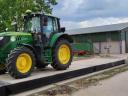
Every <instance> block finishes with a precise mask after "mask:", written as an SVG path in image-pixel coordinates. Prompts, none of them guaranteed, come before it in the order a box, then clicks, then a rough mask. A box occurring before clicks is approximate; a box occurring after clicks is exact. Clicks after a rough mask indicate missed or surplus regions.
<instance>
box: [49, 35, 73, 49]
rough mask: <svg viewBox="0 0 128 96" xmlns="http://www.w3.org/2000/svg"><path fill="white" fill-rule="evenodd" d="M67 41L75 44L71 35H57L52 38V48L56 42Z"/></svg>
mask: <svg viewBox="0 0 128 96" xmlns="http://www.w3.org/2000/svg"><path fill="white" fill-rule="evenodd" d="M61 38H63V39H65V40H67V41H69V42H70V43H73V39H72V38H71V36H70V35H68V34H65V33H56V34H54V35H53V36H52V38H51V40H50V47H53V46H54V45H55V44H56V42H57V41H58V40H59V39H61Z"/></svg>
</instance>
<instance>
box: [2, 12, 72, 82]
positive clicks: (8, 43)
mask: <svg viewBox="0 0 128 96" xmlns="http://www.w3.org/2000/svg"><path fill="white" fill-rule="evenodd" d="M23 30H24V31H23V32H3V33H0V70H1V71H4V70H6V71H7V72H8V73H9V74H10V75H11V76H12V77H14V78H16V79H18V78H25V77H28V76H30V74H31V73H32V71H33V70H34V69H35V68H45V67H46V66H48V65H49V64H51V66H52V67H53V68H54V69H56V70H65V69H67V68H68V67H69V66H70V65H71V62H72V57H73V55H72V49H71V46H70V43H72V42H73V40H72V38H71V37H70V36H69V35H68V34H65V33H64V31H65V28H60V20H59V18H57V17H53V16H50V15H46V14H43V13H38V14H34V13H31V14H30V13H29V14H27V15H25V16H24V28H23Z"/></svg>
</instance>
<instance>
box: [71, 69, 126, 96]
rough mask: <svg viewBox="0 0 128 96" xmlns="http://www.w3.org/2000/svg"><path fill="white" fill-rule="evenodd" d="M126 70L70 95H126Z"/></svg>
mask: <svg viewBox="0 0 128 96" xmlns="http://www.w3.org/2000/svg"><path fill="white" fill-rule="evenodd" d="M127 81H128V71H127V72H123V73H121V74H118V75H116V76H114V77H112V78H109V79H106V80H103V81H100V82H99V84H98V85H96V86H90V87H88V88H85V89H82V90H79V91H77V92H75V93H74V94H72V96H128V84H127Z"/></svg>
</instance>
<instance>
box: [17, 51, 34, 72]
mask: <svg viewBox="0 0 128 96" xmlns="http://www.w3.org/2000/svg"><path fill="white" fill-rule="evenodd" d="M16 67H17V70H18V71H19V72H21V73H23V74H24V73H27V72H28V71H30V69H31V67H32V59H31V57H30V55H29V54H27V53H23V54H20V55H19V56H18V58H17V60H16Z"/></svg>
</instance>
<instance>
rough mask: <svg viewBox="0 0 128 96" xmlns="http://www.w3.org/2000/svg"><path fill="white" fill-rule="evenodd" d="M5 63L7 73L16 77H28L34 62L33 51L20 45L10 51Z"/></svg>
mask: <svg viewBox="0 0 128 96" xmlns="http://www.w3.org/2000/svg"><path fill="white" fill-rule="evenodd" d="M6 63H7V64H6V68H7V71H8V72H9V74H10V75H11V76H12V77H14V78H16V79H18V78H25V77H28V76H29V75H30V74H31V72H32V70H33V69H34V66H35V63H36V62H35V56H34V54H33V52H32V51H31V50H30V49H28V48H26V47H21V48H16V49H14V50H12V51H11V53H10V54H9V55H8V58H7V60H6Z"/></svg>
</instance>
